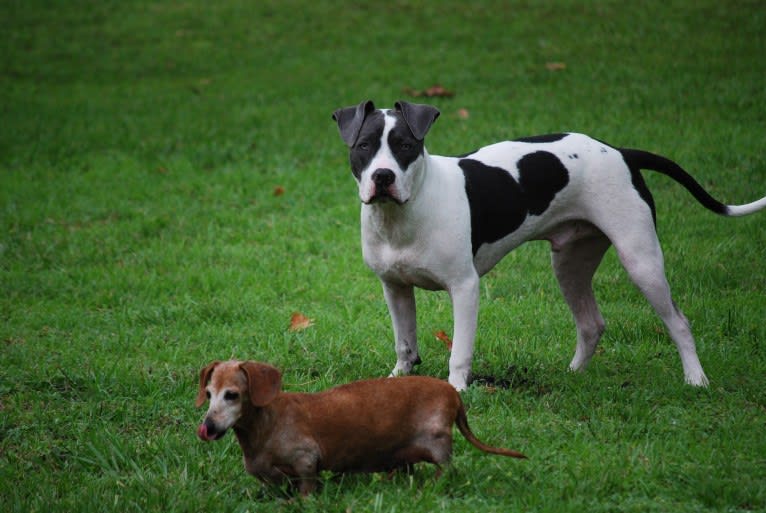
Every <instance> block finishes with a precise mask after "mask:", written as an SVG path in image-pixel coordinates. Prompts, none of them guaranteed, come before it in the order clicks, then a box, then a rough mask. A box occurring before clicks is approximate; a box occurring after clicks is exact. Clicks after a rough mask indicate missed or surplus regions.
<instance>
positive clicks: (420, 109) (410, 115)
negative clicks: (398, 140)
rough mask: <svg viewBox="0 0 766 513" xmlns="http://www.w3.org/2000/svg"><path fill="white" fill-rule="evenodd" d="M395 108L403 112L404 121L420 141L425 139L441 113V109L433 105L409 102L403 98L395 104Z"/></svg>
mask: <svg viewBox="0 0 766 513" xmlns="http://www.w3.org/2000/svg"><path fill="white" fill-rule="evenodd" d="M394 108H396V110H398V111H399V112H401V113H402V116H404V121H405V122H406V123H407V126H408V127H410V131H411V132H412V135H414V136H415V139H417V140H418V141H422V140H423V138H424V137H425V136H426V134H427V133H428V129H429V128H431V125H432V124H433V122H434V121H436V118H438V117H439V114H440V112H439V109H437V108H436V107H433V106H431V105H426V104H423V103H409V102H405V101H401V100H400V101H398V102H396V103H395V104H394Z"/></svg>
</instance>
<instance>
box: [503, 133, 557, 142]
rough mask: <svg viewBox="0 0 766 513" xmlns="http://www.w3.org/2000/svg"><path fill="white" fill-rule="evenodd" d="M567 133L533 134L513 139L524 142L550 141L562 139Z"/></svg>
mask: <svg viewBox="0 0 766 513" xmlns="http://www.w3.org/2000/svg"><path fill="white" fill-rule="evenodd" d="M568 135H569V134H545V135H533V136H530V137H521V138H519V139H514V141H515V142H525V143H551V142H556V141H560V140H562V139H563V138H564V137H566V136H568Z"/></svg>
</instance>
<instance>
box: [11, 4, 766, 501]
mask: <svg viewBox="0 0 766 513" xmlns="http://www.w3.org/2000/svg"><path fill="white" fill-rule="evenodd" d="M0 20H2V26H3V34H4V36H3V38H2V40H0V118H2V120H3V121H2V123H0V290H2V294H0V348H1V349H0V369H2V371H0V508H1V509H2V510H3V511H25V512H32V511H142V512H144V511H203V510H208V509H209V510H212V509H216V510H223V511H256V510H257V511H307V512H310V511H373V512H376V511H386V512H388V511H391V512H393V511H468V510H470V511H498V512H501V511H502V512H506V511H521V510H524V511H527V510H529V511H578V512H579V511H594V512H598V511H641V512H646V511H695V512H698V511H734V512H738V511H742V512H747V511H759V510H760V511H763V510H764V509H766V436H765V435H766V427H765V426H766V399H764V397H765V396H764V394H763V384H764V379H766V353H765V352H764V345H763V340H764V339H765V338H766V329H765V328H764V324H763V315H764V311H765V306H766V300H764V290H766V266H764V265H763V248H764V247H766V246H765V245H766V230H764V228H763V226H764V217H763V214H760V215H754V216H751V217H748V218H743V219H736V220H731V219H721V218H717V217H715V216H713V215H712V214H709V213H707V212H705V211H704V210H702V209H701V207H699V205H697V204H696V203H695V202H694V200H693V199H692V198H691V197H690V196H689V195H688V194H687V193H686V192H685V191H683V190H682V189H681V188H680V187H679V186H678V185H677V184H675V183H672V182H671V181H669V180H667V179H666V178H663V177H659V176H656V175H651V174H649V173H647V175H646V177H647V181H648V183H649V185H650V188H651V189H652V190H653V192H654V195H655V199H656V202H657V204H658V211H659V213H658V214H659V226H658V229H659V233H660V237H661V240H662V241H663V247H664V249H665V253H666V262H667V268H668V275H669V280H670V282H671V285H672V287H673V290H674V294H675V299H676V302H677V303H678V304H679V305H680V306H681V307H682V308H683V310H684V312H685V313H686V315H687V316H688V317H689V318H690V319H691V321H692V324H693V328H694V331H695V334H696V338H697V343H698V351H699V354H700V358H701V361H702V363H703V366H704V367H705V370H706V372H707V375H708V377H709V378H710V379H711V386H710V388H709V389H707V390H696V389H692V388H690V387H687V386H684V385H683V384H682V372H681V366H680V361H679V359H678V356H677V354H676V351H675V348H674V347H673V345H672V343H671V342H670V341H669V339H668V338H667V336H666V335H665V333H664V331H663V330H662V328H661V325H660V322H659V320H658V319H657V317H656V316H655V315H654V314H653V313H652V312H651V311H650V308H649V307H648V305H647V304H646V302H645V301H644V300H643V298H641V297H640V296H639V294H638V293H637V292H636V291H635V290H634V289H633V287H632V286H631V285H630V284H629V282H628V280H627V278H626V276H625V274H624V272H623V271H622V270H621V269H620V268H619V265H618V264H617V262H616V258H615V256H614V254H613V252H610V253H609V254H608V255H607V258H606V260H605V262H604V264H603V265H602V268H601V270H600V271H599V273H598V274H597V278H596V289H597V295H598V296H599V298H600V302H601V305H602V310H603V313H604V315H605V317H606V319H607V324H608V326H607V333H606V335H605V337H604V340H603V342H602V345H601V348H600V349H599V353H598V354H597V356H596V358H595V359H594V361H593V363H592V365H591V367H590V368H589V369H588V371H587V372H586V373H584V374H571V373H568V372H566V370H565V369H566V365H567V363H568V361H569V359H570V358H571V355H572V351H573V349H574V342H573V339H574V328H573V326H572V322H571V319H570V316H569V313H568V311H567V309H566V306H565V305H564V302H563V300H562V299H561V297H560V294H559V292H558V289H557V285H556V283H555V280H554V278H553V276H552V274H551V272H550V266H549V256H548V252H549V249H548V247H547V246H546V245H545V244H544V243H539V242H538V243H531V244H528V245H526V246H524V247H522V248H520V249H518V250H517V251H515V252H513V253H512V254H511V255H509V256H508V257H507V258H506V259H505V260H504V261H503V262H501V264H500V265H499V266H498V267H497V269H495V271H493V272H492V273H491V274H490V275H489V276H487V277H486V278H485V279H484V280H483V283H482V306H481V312H480V326H479V333H478V343H477V351H476V358H475V372H476V373H477V374H480V375H484V376H490V377H492V378H493V379H494V380H495V381H496V382H497V383H499V384H501V385H503V386H494V387H492V386H488V385H487V384H486V382H485V383H477V384H475V385H474V386H472V387H471V388H470V389H469V390H468V391H467V392H466V393H465V396H464V397H465V401H466V402H467V404H468V405H469V407H470V412H469V416H470V418H471V421H472V425H473V426H474V429H475V430H476V431H477V433H478V434H479V436H480V437H481V438H483V439H485V440H486V441H488V442H490V443H494V444H497V445H504V446H508V447H511V448H515V449H520V450H523V451H524V452H525V453H527V454H528V455H529V456H530V459H529V460H528V461H524V462H519V461H509V460H505V459H500V458H496V457H491V456H486V455H482V454H481V453H478V452H477V451H475V450H474V449H473V448H471V447H470V446H468V444H467V443H465V442H464V441H463V440H462V439H460V440H458V441H457V443H456V448H455V458H454V464H453V465H452V467H451V469H450V470H449V472H448V473H447V474H446V475H445V476H444V477H443V478H442V479H440V480H434V479H433V473H432V469H431V468H429V467H428V466H423V467H419V468H417V469H416V471H415V473H414V474H413V475H404V474H402V475H397V476H395V477H394V478H393V479H391V480H387V479H384V478H383V477H382V476H379V475H372V476H369V475H358V476H344V477H342V478H340V479H331V478H329V476H328V479H327V482H326V483H325V486H324V487H323V488H322V490H321V492H320V493H318V494H317V495H316V496H314V497H311V498H309V499H307V500H304V501H287V500H285V499H284V497H283V496H282V495H281V494H280V493H279V492H278V491H275V490H271V489H268V488H264V487H262V486H261V485H260V484H259V483H258V482H257V481H255V480H254V479H253V478H251V477H249V476H248V475H246V474H245V472H244V469H243V468H242V464H241V456H240V454H239V449H238V447H237V446H236V444H235V442H234V440H233V438H231V437H228V438H226V439H224V440H223V441H221V442H218V443H216V444H202V443H200V442H198V441H197V440H196V438H195V428H196V424H197V423H198V422H199V420H200V418H201V415H202V412H201V411H198V410H195V409H194V408H193V405H192V403H193V400H194V397H195V393H196V390H195V386H196V376H197V372H198V370H199V368H201V367H202V366H203V365H204V364H206V363H207V362H208V361H210V360H212V359H217V358H228V357H237V358H243V359H244V358H252V359H258V360H264V361H269V362H271V363H273V364H275V365H277V366H279V367H281V368H282V369H283V370H284V372H285V381H286V387H287V388H288V389H290V390H319V389H322V388H325V387H328V386H332V385H334V384H338V383H343V382H347V381H351V380H354V379H359V378H364V377H370V376H379V375H382V374H385V373H386V372H387V371H388V370H389V369H390V367H391V366H392V365H393V363H394V352H393V347H392V345H393V344H392V341H391V330H390V322H389V319H388V314H387V312H386V309H385V306H384V303H383V298H382V294H381V290H380V286H379V284H378V282H377V279H376V278H375V277H374V276H373V275H372V274H371V273H370V272H369V270H367V269H366V268H365V266H364V264H363V262H362V261H361V254H360V248H359V228H358V201H357V199H356V191H355V185H354V182H353V179H352V177H351V175H350V173H349V171H348V167H347V160H346V159H347V156H346V153H345V150H344V148H343V145H342V143H341V141H340V139H339V137H338V134H337V129H336V127H335V126H334V123H333V122H332V121H331V119H330V114H331V112H332V111H333V110H334V109H335V108H337V107H340V106H345V105H350V104H354V103H356V102H358V101H360V100H362V99H366V98H373V99H374V100H375V101H376V102H377V103H378V104H379V105H383V106H386V105H390V104H392V102H393V101H394V100H396V99H399V98H400V97H405V96H404V93H403V92H402V91H403V90H404V89H405V88H408V87H409V88H414V89H423V88H425V87H428V86H429V85H432V84H434V83H441V84H443V85H444V86H445V87H447V88H448V89H450V90H453V91H454V92H455V93H456V95H455V97H454V98H450V99H447V98H437V99H434V100H433V101H432V102H433V103H434V104H436V105H437V106H438V107H439V108H440V109H441V110H442V112H443V115H442V117H441V118H440V120H439V121H438V123H437V124H436V125H435V126H434V128H433V130H432V132H431V134H430V135H429V140H428V147H429V150H430V151H431V152H432V153H437V154H458V153H462V152H464V151H468V150H470V149H473V148H475V147H478V146H480V145H482V144H486V143H488V142H490V141H494V140H499V139H503V138H509V137H518V136H523V135H531V134H536V133H545V132H553V131H561V130H573V131H582V132H586V133H590V134H592V135H594V136H596V137H598V138H600V139H603V140H606V141H609V142H611V143H613V144H615V145H622V146H634V147H639V148H645V149H649V150H652V151H657V152H659V153H662V154H665V155H667V156H669V157H671V158H673V159H675V160H678V161H679V162H680V163H682V165H683V166H684V167H685V168H687V169H688V170H690V171H691V172H692V173H693V174H694V175H695V176H696V177H698V178H699V179H700V181H701V182H702V183H703V184H704V185H705V186H706V187H707V188H709V190H710V191H711V192H712V193H713V194H714V195H716V196H717V197H719V198H720V199H722V200H724V201H726V202H729V203H744V202H747V201H751V200H754V199H756V198H757V197H760V196H761V195H763V194H764V193H766V171H764V170H765V169H766V156H765V155H764V148H765V147H766V89H764V88H763V57H762V56H763V55H764V53H765V52H766V35H764V32H763V27H764V25H765V24H766V10H764V9H763V7H762V5H761V4H760V3H759V2H756V1H740V2H731V1H725V2H720V1H712V0H702V1H695V2H691V1H680V0H679V1H670V2H658V1H647V2H641V3H640V4H636V5H631V7H630V8H629V9H626V8H625V5H624V3H623V2H612V1H599V2H573V1H566V0H557V1H545V2H518V1H514V2H499V1H498V2H492V1H487V2H474V3H472V4H470V5H468V4H465V3H463V2H438V3H437V2H421V1H412V2H404V1H397V2H389V3H386V4H383V5H381V3H380V2H355V3H353V4H349V5H340V4H339V3H337V2H329V1H323V0H320V1H316V2H299V1H284V2H272V1H262V2H257V3H254V2H246V1H238V0H223V1H220V2H212V3H211V2H200V1H197V0H190V1H188V2H183V3H180V2H158V1H134V2H113V1H112V2H110V1H106V2H91V1H84V0H77V1H72V2H65V3H51V2H44V1H39V0H32V1H27V2H18V1H7V2H3V3H2V4H0ZM547 63H563V65H564V68H563V69H558V70H555V69H554V70H551V69H548V67H547V66H546V64H547ZM555 67H556V66H554V68H555ZM558 67H559V68H560V67H561V66H558ZM459 109H466V110H467V111H468V113H469V117H468V118H467V119H463V118H462V117H461V116H459V115H458V111H459ZM280 192H281V194H280ZM418 308H419V320H420V325H419V333H420V340H421V346H422V352H423V357H424V363H423V365H422V366H421V367H420V368H419V372H421V373H423V374H429V375H434V376H439V377H446V373H447V364H446V362H447V354H446V351H445V350H444V348H443V346H442V344H441V342H439V341H437V340H436V339H435V338H434V337H433V333H434V332H435V331H437V330H445V331H448V332H449V331H450V329H451V312H450V308H449V303H448V301H447V298H446V296H445V295H444V294H442V293H439V294H433V293H419V294H418ZM295 311H300V312H303V313H304V314H305V315H307V316H309V317H310V318H312V319H313V320H314V325H313V326H312V327H310V328H309V329H307V330H305V331H301V332H297V333H294V332H290V331H288V330H287V325H288V323H289V319H290V315H291V313H292V312H295ZM458 438H459V437H458Z"/></svg>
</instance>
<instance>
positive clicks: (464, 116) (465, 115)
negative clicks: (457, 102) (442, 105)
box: [457, 109, 470, 119]
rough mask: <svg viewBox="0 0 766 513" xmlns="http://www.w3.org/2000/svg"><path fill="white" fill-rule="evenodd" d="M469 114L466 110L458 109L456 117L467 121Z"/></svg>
mask: <svg viewBox="0 0 766 513" xmlns="http://www.w3.org/2000/svg"><path fill="white" fill-rule="evenodd" d="M469 116H470V114H469V113H468V109H458V111H457V117H459V118H460V119H468V117H469Z"/></svg>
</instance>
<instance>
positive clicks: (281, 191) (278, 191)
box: [274, 185, 285, 196]
mask: <svg viewBox="0 0 766 513" xmlns="http://www.w3.org/2000/svg"><path fill="white" fill-rule="evenodd" d="M284 193H285V188H284V187H282V186H281V185H277V186H276V187H274V196H281V195H283V194H284Z"/></svg>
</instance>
